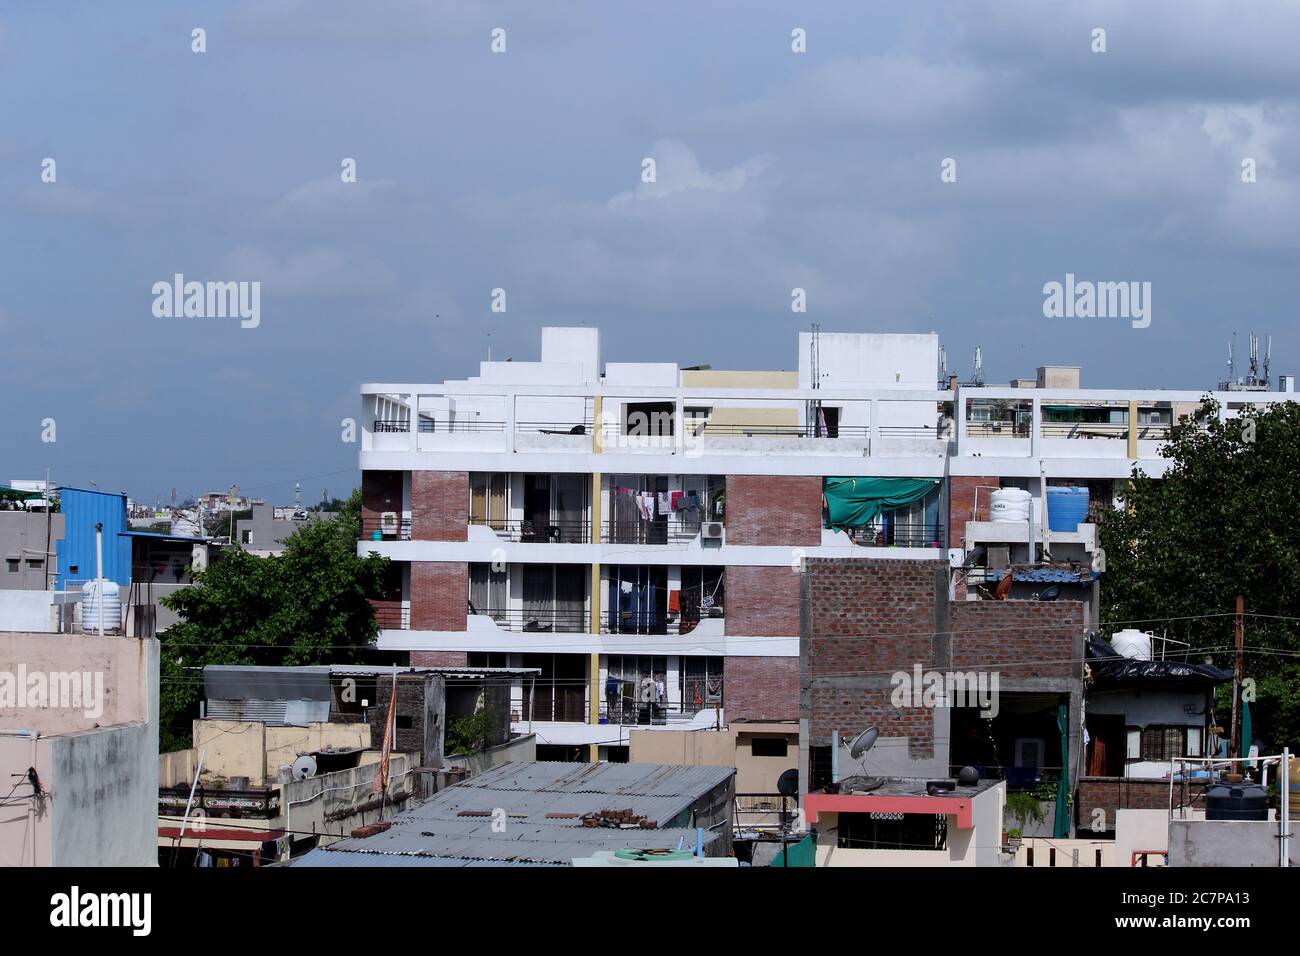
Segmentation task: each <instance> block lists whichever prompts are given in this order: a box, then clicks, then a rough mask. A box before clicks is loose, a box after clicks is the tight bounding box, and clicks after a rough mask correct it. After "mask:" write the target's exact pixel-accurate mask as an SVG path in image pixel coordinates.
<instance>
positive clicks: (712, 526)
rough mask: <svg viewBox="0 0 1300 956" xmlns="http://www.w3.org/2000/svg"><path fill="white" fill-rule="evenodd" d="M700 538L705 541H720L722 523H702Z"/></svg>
mask: <svg viewBox="0 0 1300 956" xmlns="http://www.w3.org/2000/svg"><path fill="white" fill-rule="evenodd" d="M700 537H701V538H703V539H704V540H706V541H721V540H722V522H721V521H706V522H704V527H703V529H701V531H700Z"/></svg>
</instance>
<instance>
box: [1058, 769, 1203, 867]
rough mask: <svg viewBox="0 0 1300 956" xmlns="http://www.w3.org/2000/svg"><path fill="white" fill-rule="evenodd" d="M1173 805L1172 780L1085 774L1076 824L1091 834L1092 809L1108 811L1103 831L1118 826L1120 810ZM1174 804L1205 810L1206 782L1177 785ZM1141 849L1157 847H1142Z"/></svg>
mask: <svg viewBox="0 0 1300 956" xmlns="http://www.w3.org/2000/svg"><path fill="white" fill-rule="evenodd" d="M1168 806H1169V781H1168V780H1135V779H1129V780H1125V779H1121V778H1119V777H1082V778H1081V779H1080V780H1079V791H1078V799H1077V801H1076V811H1075V817H1074V821H1075V825H1076V826H1078V827H1079V835H1080V836H1087V835H1088V832H1089V831H1090V829H1091V827H1092V825H1093V819H1092V812H1093V809H1094V808H1097V807H1100V808H1101V810H1102V811H1103V812H1104V813H1105V818H1104V819H1103V821H1102V830H1103V831H1105V832H1109V831H1112V830H1114V829H1115V811H1116V810H1164V809H1165V808H1166V807H1168ZM1174 806H1175V807H1182V806H1191V807H1195V808H1197V809H1199V810H1204V809H1205V785H1204V784H1195V783H1190V784H1187V785H1186V786H1184V785H1183V784H1175V785H1174ZM1138 849H1144V850H1149V849H1154V848H1153V847H1139V848H1138ZM1115 864H1116V866H1128V865H1129V861H1128V860H1116V861H1115Z"/></svg>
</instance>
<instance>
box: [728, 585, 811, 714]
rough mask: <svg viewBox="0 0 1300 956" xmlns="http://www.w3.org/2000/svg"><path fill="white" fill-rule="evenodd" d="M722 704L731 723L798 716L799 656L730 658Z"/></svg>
mask: <svg viewBox="0 0 1300 956" xmlns="http://www.w3.org/2000/svg"><path fill="white" fill-rule="evenodd" d="M791 576H792V577H793V576H794V575H791ZM723 706H724V709H725V710H726V715H727V720H728V722H730V721H733V720H741V719H746V720H796V719H798V717H799V658H797V657H728V658H727V663H726V684H725V686H724V687H723Z"/></svg>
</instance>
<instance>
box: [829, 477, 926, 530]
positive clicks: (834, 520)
mask: <svg viewBox="0 0 1300 956" xmlns="http://www.w3.org/2000/svg"><path fill="white" fill-rule="evenodd" d="M937 487H939V479H938V478H827V479H825V481H824V482H823V483H822V494H824V495H825V496H826V515H827V521H826V523H827V526H828V527H831V528H861V527H863V526H864V525H868V524H871V522H872V521H874V520H876V518H877V517H878V516H879V515H880V513H881V512H882V511H890V510H892V509H894V508H901V507H903V505H910V504H911V503H912V502H914V501H920V500H921V499H922V498H924V497H925V496H926V495H928V494H929V493H930V492H932V491H934V489H935V488H937Z"/></svg>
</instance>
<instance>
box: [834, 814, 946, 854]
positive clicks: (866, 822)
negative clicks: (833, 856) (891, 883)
mask: <svg viewBox="0 0 1300 956" xmlns="http://www.w3.org/2000/svg"><path fill="white" fill-rule="evenodd" d="M838 834H839V847H840V848H841V849H857V850H944V849H947V847H948V818H947V817H945V816H943V815H942V814H930V813H841V814H840V816H839V826H838Z"/></svg>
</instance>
